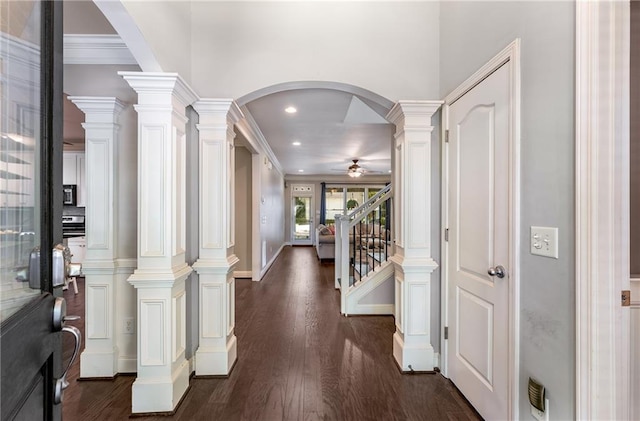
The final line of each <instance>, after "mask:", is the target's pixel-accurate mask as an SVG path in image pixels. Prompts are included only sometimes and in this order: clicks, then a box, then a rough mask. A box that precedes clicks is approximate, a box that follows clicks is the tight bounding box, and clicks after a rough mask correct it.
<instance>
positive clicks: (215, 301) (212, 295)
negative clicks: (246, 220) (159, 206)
mask: <svg viewBox="0 0 640 421" xmlns="http://www.w3.org/2000/svg"><path fill="white" fill-rule="evenodd" d="M193 106H194V108H195V110H196V111H197V112H198V115H199V121H200V122H199V124H198V125H197V128H198V133H199V145H200V161H199V167H200V168H199V169H200V170H199V182H200V200H199V203H200V209H199V210H200V246H199V256H200V257H199V259H198V261H197V262H196V263H195V264H194V265H193V268H194V269H195V270H196V271H197V272H198V276H199V293H200V310H199V322H200V323H199V347H198V350H197V351H196V355H195V370H196V376H225V375H228V374H229V372H230V371H231V369H232V368H233V365H234V364H235V361H236V358H237V341H236V336H235V333H234V330H235V279H234V278H233V270H234V267H235V266H236V264H237V263H238V258H237V257H236V255H235V254H234V250H233V248H234V208H233V206H234V197H233V195H234V184H235V152H234V138H235V132H234V124H235V123H237V122H238V121H239V120H240V119H241V118H242V117H243V115H242V112H241V111H240V109H239V108H238V106H237V105H236V104H235V102H233V101H232V100H230V99H201V100H199V101H197V102H196V103H195V104H194V105H193Z"/></svg>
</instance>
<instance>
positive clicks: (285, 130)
mask: <svg viewBox="0 0 640 421" xmlns="http://www.w3.org/2000/svg"><path fill="white" fill-rule="evenodd" d="M245 107H246V109H247V110H248V111H249V112H250V113H251V116H252V117H253V119H254V120H255V121H256V123H257V125H258V127H259V128H260V131H261V132H262V134H263V135H264V137H265V139H266V140H267V142H268V143H269V146H270V147H271V149H272V150H273V152H274V154H275V156H276V157H277V159H278V161H279V162H280V164H281V165H282V168H283V171H284V173H285V174H298V175H300V174H304V175H310V174H313V175H315V174H341V173H346V171H347V168H348V167H349V165H350V164H352V160H354V159H358V160H360V161H359V162H358V164H359V165H361V166H362V167H363V168H365V169H366V170H369V171H370V172H371V173H377V174H388V172H389V170H390V169H391V139H392V131H391V125H390V124H389V123H388V122H387V121H386V120H385V119H384V118H383V117H382V116H380V115H379V114H378V113H377V112H376V111H374V110H373V109H372V108H370V107H369V106H368V105H367V104H366V103H365V102H364V101H363V100H362V99H360V97H358V96H356V95H353V94H351V93H347V92H343V91H339V90H333V89H296V90H289V91H284V92H278V93H274V94H270V95H266V96H263V97H261V98H258V99H255V100H253V101H251V102H249V103H248V104H246V105H245ZM288 107H294V108H295V109H296V110H297V111H296V112H295V113H287V112H286V111H285V109H286V108H288ZM294 142H298V143H300V145H294V144H293V143H294ZM365 175H366V174H365Z"/></svg>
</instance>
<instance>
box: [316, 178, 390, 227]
mask: <svg viewBox="0 0 640 421" xmlns="http://www.w3.org/2000/svg"><path fill="white" fill-rule="evenodd" d="M382 188H383V186H380V185H375V186H374V185H372V186H365V185H348V186H345V185H328V186H327V188H326V193H325V203H326V213H325V221H326V223H327V224H333V223H335V216H336V215H344V214H346V213H350V212H352V211H353V210H354V209H355V208H357V207H358V206H360V205H362V204H363V203H364V202H365V201H367V200H369V199H370V198H372V197H373V196H375V194H376V193H378V192H379V191H380V190H381V189H382Z"/></svg>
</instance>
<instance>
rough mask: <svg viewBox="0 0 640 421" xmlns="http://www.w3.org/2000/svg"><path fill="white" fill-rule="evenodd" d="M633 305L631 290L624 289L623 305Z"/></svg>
mask: <svg viewBox="0 0 640 421" xmlns="http://www.w3.org/2000/svg"><path fill="white" fill-rule="evenodd" d="M630 306H631V291H629V290H624V291H622V307H630Z"/></svg>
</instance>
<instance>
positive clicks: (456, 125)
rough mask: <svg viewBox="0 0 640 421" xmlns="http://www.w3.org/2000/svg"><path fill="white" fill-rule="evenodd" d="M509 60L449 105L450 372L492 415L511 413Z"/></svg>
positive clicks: (501, 417)
mask: <svg viewBox="0 0 640 421" xmlns="http://www.w3.org/2000/svg"><path fill="white" fill-rule="evenodd" d="M510 67H511V64H510V62H507V63H506V64H504V65H502V67H500V68H499V69H498V70H496V71H495V72H493V73H492V74H491V75H490V76H489V77H487V78H486V79H484V80H483V81H482V82H481V83H480V84H478V85H476V86H475V87H474V88H473V89H471V90H470V91H469V92H467V93H466V94H464V95H463V96H462V97H460V99H458V100H457V101H455V102H454V103H453V104H452V105H450V107H449V108H448V130H449V147H448V159H447V169H448V170H447V171H448V180H449V181H448V186H449V187H448V207H447V208H448V228H449V242H448V256H449V259H448V263H447V277H448V278H447V279H448V303H447V304H448V305H447V308H448V310H447V312H448V315H447V318H448V325H449V339H448V344H447V361H448V363H447V364H448V366H447V374H448V376H449V377H450V379H451V380H452V381H453V383H455V385H456V386H457V387H458V388H459V389H460V391H461V392H462V393H463V394H464V395H465V396H466V397H467V399H468V400H469V401H470V402H471V404H472V405H473V406H474V407H475V408H476V409H477V410H478V412H479V413H480V414H481V415H482V416H483V417H484V418H485V419H487V420H505V419H509V417H510V415H509V405H508V402H509V352H510V351H509V278H510V277H509V269H510V268H509V264H510V261H511V256H510V250H511V244H510V243H509V241H510V240H509V239H510V233H511V230H513V229H514V227H513V226H512V221H510V214H509V198H510V182H509V180H510V178H509V168H510V159H509V157H510V150H509V147H510V130H509V121H510ZM490 273H492V274H490Z"/></svg>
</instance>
